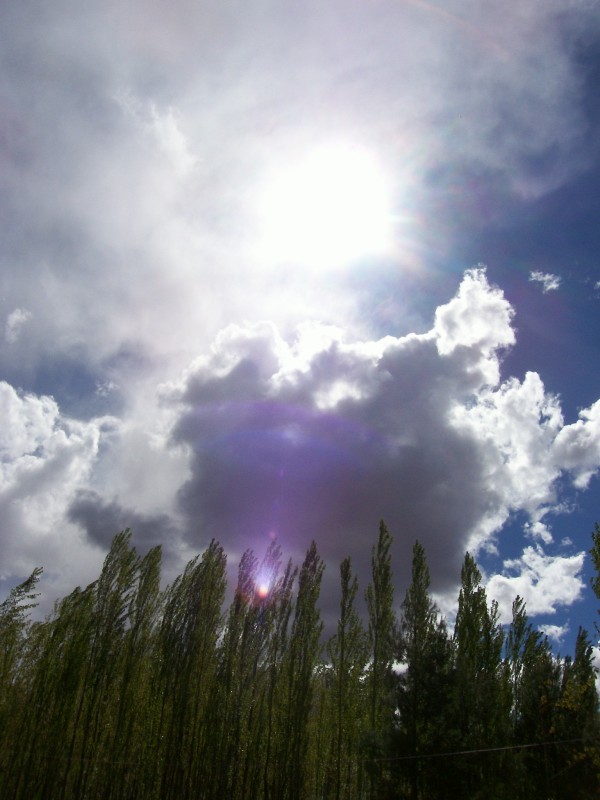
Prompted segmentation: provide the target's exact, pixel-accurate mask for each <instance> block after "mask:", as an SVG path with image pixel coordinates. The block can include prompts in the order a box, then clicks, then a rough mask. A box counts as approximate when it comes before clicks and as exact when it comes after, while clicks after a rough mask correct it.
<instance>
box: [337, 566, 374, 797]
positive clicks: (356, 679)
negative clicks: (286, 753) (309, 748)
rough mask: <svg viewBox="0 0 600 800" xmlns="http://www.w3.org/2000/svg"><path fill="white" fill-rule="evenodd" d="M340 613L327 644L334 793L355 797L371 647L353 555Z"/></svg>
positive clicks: (343, 579)
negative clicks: (360, 608)
mask: <svg viewBox="0 0 600 800" xmlns="http://www.w3.org/2000/svg"><path fill="white" fill-rule="evenodd" d="M340 583H341V598H340V616H339V619H338V624H337V633H336V634H335V636H333V637H332V638H331V639H330V641H329V642H328V645H327V652H328V654H329V658H330V660H331V669H332V681H333V691H332V695H333V700H334V702H333V704H332V705H333V709H334V713H335V724H334V727H333V731H334V735H333V737H332V742H333V745H334V759H333V761H334V770H333V772H334V776H333V785H334V789H333V792H332V796H333V797H335V800H340V798H342V797H344V798H353V797H357V796H359V794H360V788H361V778H362V771H361V769H360V766H361V758H360V752H359V732H360V727H359V726H360V723H361V717H362V706H363V686H362V682H363V674H364V670H365V667H366V663H367V658H368V653H369V648H368V640H367V635H366V632H365V630H364V628H363V625H362V622H361V620H360V617H359V615H358V612H357V610H356V608H355V600H356V594H357V592H358V580H357V578H356V575H353V574H352V563H351V560H350V558H346V559H344V561H342V563H341V565H340Z"/></svg>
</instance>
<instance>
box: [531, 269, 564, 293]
mask: <svg viewBox="0 0 600 800" xmlns="http://www.w3.org/2000/svg"><path fill="white" fill-rule="evenodd" d="M529 280H530V281H534V282H535V283H541V284H542V291H543V292H544V294H546V292H554V291H556V290H557V289H558V288H559V287H560V283H561V280H562V279H561V277H560V275H554V274H553V273H552V272H540V270H537V269H535V270H532V271H531V272H530V273H529Z"/></svg>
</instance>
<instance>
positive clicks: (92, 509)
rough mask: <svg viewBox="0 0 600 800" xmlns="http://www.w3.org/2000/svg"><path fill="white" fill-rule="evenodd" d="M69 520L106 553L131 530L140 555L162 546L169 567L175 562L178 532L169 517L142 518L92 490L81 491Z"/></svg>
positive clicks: (147, 515) (145, 516) (153, 515)
mask: <svg viewBox="0 0 600 800" xmlns="http://www.w3.org/2000/svg"><path fill="white" fill-rule="evenodd" d="M67 518H68V519H69V521H70V522H74V523H75V524H76V525H79V526H80V527H81V528H83V530H84V531H85V533H86V535H87V537H88V538H89V541H90V542H91V543H92V544H94V545H97V546H99V547H101V548H102V549H103V550H108V548H109V547H110V543H111V542H112V540H113V538H114V537H115V536H116V534H117V533H119V532H120V531H123V530H125V529H126V528H130V529H131V532H132V542H133V544H134V545H135V546H136V547H137V548H138V549H139V550H140V552H142V553H145V552H146V551H147V550H149V549H150V548H151V547H154V546H155V545H157V544H159V545H162V548H163V555H164V557H165V562H166V565H167V567H168V566H170V565H171V564H172V562H173V552H172V550H173V544H174V541H176V540H177V539H178V531H177V529H176V525H175V523H174V521H173V520H172V519H171V518H170V517H169V516H168V515H167V514H142V513H139V512H137V511H134V510H132V509H130V508H124V507H123V506H122V505H121V504H120V503H118V502H117V501H115V500H112V501H107V500H105V499H103V498H102V497H101V496H100V495H99V494H98V493H97V492H95V491H93V490H91V489H82V490H80V491H78V492H77V494H76V495H75V498H74V499H73V501H72V503H71V504H70V506H69V509H68V512H67Z"/></svg>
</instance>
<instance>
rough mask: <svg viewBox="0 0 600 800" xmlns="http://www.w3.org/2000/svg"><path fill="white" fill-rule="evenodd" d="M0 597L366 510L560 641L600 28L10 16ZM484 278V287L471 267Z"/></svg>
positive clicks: (229, 10)
mask: <svg viewBox="0 0 600 800" xmlns="http://www.w3.org/2000/svg"><path fill="white" fill-rule="evenodd" d="M0 67H1V69H0V161H1V165H2V168H1V170H0V197H1V207H0V208H1V215H0V220H1V224H2V238H1V244H0V270H1V273H0V274H1V279H0V280H1V283H0V288H1V291H0V335H1V336H2V337H3V343H2V346H1V347H0V421H1V422H0V424H1V427H0V523H1V524H0V530H1V531H2V533H1V536H0V577H1V578H2V581H1V582H0V585H1V586H2V588H4V589H5V590H7V589H8V587H10V586H11V585H14V583H15V582H17V581H18V580H20V579H22V578H23V577H24V576H25V574H28V573H29V572H30V571H31V570H32V568H33V567H34V566H36V565H38V564H41V565H43V566H44V567H45V577H44V580H43V584H42V589H43V592H44V595H43V602H44V604H45V606H44V607H45V608H49V607H50V604H51V602H52V599H53V598H54V597H56V596H57V595H62V594H64V593H66V592H67V591H69V590H70V589H71V588H72V587H73V586H74V585H76V584H79V583H85V582H86V581H88V580H91V579H92V578H94V577H95V575H96V573H97V570H98V568H99V565H100V563H101V561H102V559H103V557H104V554H105V552H106V548H107V545H108V543H109V542H110V540H111V538H112V536H113V535H114V533H115V532H116V531H117V530H119V529H121V528H123V527H125V526H129V527H131V528H132V529H133V532H134V541H135V542H136V544H137V545H138V546H139V548H140V549H142V550H144V549H146V548H147V547H149V546H150V545H153V544H155V543H157V542H162V543H163V544H164V550H165V562H166V571H167V577H169V575H173V574H175V572H176V571H179V570H180V569H181V567H182V565H183V563H184V561H185V560H187V559H188V558H189V557H191V556H192V555H193V554H195V553H196V552H198V551H199V550H202V549H203V548H204V547H205V546H206V545H207V544H208V542H209V541H210V539H211V538H212V537H213V536H216V537H217V538H218V539H219V540H220V541H221V542H222V543H223V545H224V546H225V547H226V549H227V551H228V553H229V554H230V569H231V572H232V574H233V573H234V572H235V570H236V569H237V560H238V559H239V557H240V555H241V553H242V552H243V551H244V549H245V548H247V547H253V548H255V550H256V552H257V555H258V557H262V554H263V552H264V549H265V547H266V546H267V544H268V542H269V541H270V540H271V538H273V537H274V536H276V537H278V538H279V540H280V542H281V544H282V546H283V549H284V552H285V553H286V554H288V555H291V556H293V557H294V558H297V559H299V558H301V556H302V554H303V552H304V551H305V550H306V547H307V545H308V544H309V542H310V540H311V539H312V538H315V539H316V540H317V543H318V545H319V548H320V551H321V552H322V554H323V556H324V557H325V559H326V560H327V563H328V569H327V572H326V576H325V582H324V594H323V608H324V612H325V613H326V614H329V613H330V612H332V611H333V610H335V608H336V605H337V596H336V592H337V582H338V573H337V569H338V564H339V562H340V561H341V560H342V559H343V558H344V557H345V556H346V555H351V556H352V558H353V562H354V564H355V566H356V567H357V568H358V570H359V573H360V577H361V581H362V586H363V588H364V587H365V585H366V582H367V580H368V564H369V560H370V548H371V545H372V543H373V541H374V538H375V536H376V532H377V526H378V522H379V519H380V517H384V518H385V519H386V521H387V522H388V525H389V527H390V530H391V533H392V534H393V536H394V538H395V544H394V548H395V549H394V561H395V573H396V581H397V585H398V592H399V595H398V600H400V599H401V597H402V595H403V592H404V588H405V585H406V578H407V575H408V570H409V557H410V555H409V554H410V551H411V548H412V545H413V542H414V540H415V538H417V537H418V538H419V539H421V541H422V542H423V544H424V545H425V547H426V551H427V554H428V558H429V561H430V564H431V569H432V576H433V581H434V588H435V590H436V592H437V593H438V596H439V598H440V601H441V602H442V603H444V605H445V607H447V608H448V609H450V606H451V601H452V600H453V599H454V598H455V595H456V586H457V580H458V574H459V570H460V563H461V561H462V558H463V555H464V551H465V549H466V548H467V547H470V548H472V549H473V550H475V551H476V552H477V556H478V558H479V560H480V563H481V564H482V567H483V569H484V571H485V573H486V580H487V581H488V583H489V587H490V592H491V594H492V595H493V596H495V597H497V599H498V600H499V601H500V602H501V606H502V609H503V610H504V611H506V609H508V608H509V607H510V603H511V602H512V599H513V597H514V595H515V594H516V593H517V592H518V593H520V594H521V595H523V596H524V597H525V599H526V601H527V604H528V608H529V610H530V612H531V613H533V614H535V615H536V621H537V622H538V623H539V624H540V625H542V626H544V630H546V632H547V633H548V635H550V636H552V637H553V638H554V640H555V641H557V642H561V641H562V643H563V646H567V647H568V645H569V642H570V641H571V640H572V636H573V635H574V633H576V630H577V625H578V623H579V622H580V621H581V622H582V623H584V624H585V625H587V626H588V627H590V628H591V626H592V623H593V619H594V614H595V611H594V609H595V601H593V599H592V598H591V592H590V590H589V576H590V565H589V562H588V560H587V559H586V556H585V551H586V550H587V548H588V547H589V533H590V531H591V529H592V527H593V523H594V520H596V519H600V504H599V503H598V489H599V485H600V484H599V479H598V472H599V470H600V373H599V371H598V362H599V355H600V345H599V342H600V290H599V288H598V287H599V285H600V280H599V278H600V266H599V261H598V258H599V254H600V225H599V224H598V218H599V216H600V199H599V198H600V160H599V158H598V152H600V150H599V144H600V103H599V102H598V93H597V87H598V82H599V80H600V6H599V5H598V4H597V3H596V2H593V0H590V2H572V0H564V1H563V0H551V1H550V2H540V0H523V2H521V3H519V4H517V5H514V7H513V6H511V7H506V4H488V3H481V2H474V1H473V2H470V0H467V2H465V1H464V0H462V1H461V2H460V3H458V2H441V3H429V2H423V1H422V0H408V1H407V0H404V1H401V0H393V1H392V0H380V2H376V3H373V2H366V0H350V2H341V0H333V2H330V3H327V4H323V3H322V2H316V0H315V2H313V0H300V2H297V3H295V4H292V5H291V6H288V5H286V4H282V3H281V2H268V0H261V1H260V2H255V3H248V2H246V3H241V2H239V1H238V0H233V1H232V2H229V3H223V2H212V0H208V1H207V2H197V1H196V0H193V1H192V0H174V2H171V3H169V4H166V3H163V2H159V0H151V1H150V2H144V3H142V2H140V0H119V2H117V0H114V1H107V0H105V1H104V2H102V3H100V2H90V3H84V4H78V5H76V6H75V7H73V4H72V3H67V2H66V0H57V2H54V3H52V4H49V5H47V6H44V7H37V6H36V7H34V6H33V5H32V4H31V3H27V2H16V0H7V1H6V2H4V3H3V4H2V10H1V11H0ZM483 265H486V266H485V267H484V266H483Z"/></svg>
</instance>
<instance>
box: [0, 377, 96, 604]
mask: <svg viewBox="0 0 600 800" xmlns="http://www.w3.org/2000/svg"><path fill="white" fill-rule="evenodd" d="M0 417H1V418H2V420H3V425H2V429H1V430H0V527H1V529H2V531H3V536H2V537H1V538H0V562H1V563H2V568H3V571H4V572H3V575H4V577H9V576H17V577H20V576H23V575H25V574H29V573H30V572H31V570H32V569H33V567H34V566H36V565H42V566H45V567H47V568H48V575H47V578H46V579H45V586H46V588H48V587H49V586H54V587H55V588H58V587H60V589H61V590H65V591H70V589H71V588H72V585H71V586H69V582H70V581H71V580H72V581H77V582H78V581H79V580H80V579H81V575H82V574H83V575H85V574H86V572H87V570H88V569H89V567H90V564H91V563H92V562H93V559H91V560H90V557H89V554H86V552H85V547H84V548H82V547H81V543H80V542H79V541H78V537H77V535H76V532H75V530H74V529H73V527H72V526H69V525H68V524H67V525H65V522H66V520H65V516H66V513H67V509H68V507H69V504H70V503H71V501H72V499H73V497H74V496H75V494H76V492H77V491H78V490H79V489H80V488H82V487H83V486H84V485H85V484H86V482H87V481H88V480H89V478H90V474H91V471H92V469H93V466H94V464H95V461H96V459H97V457H98V452H99V442H100V437H101V433H102V426H103V424H108V421H105V422H104V423H103V422H102V421H101V420H97V421H94V422H87V423H83V422H78V421H76V420H72V419H68V418H66V417H64V416H63V415H61V413H60V411H59V408H58V406H57V404H56V403H55V401H54V400H53V399H52V398H51V397H44V396H41V397H38V396H35V395H31V394H25V395H24V394H19V393H18V392H17V391H16V390H15V389H14V388H13V387H12V386H10V385H9V384H8V383H6V382H5V381H2V382H0ZM67 554H69V555H67ZM88 574H89V573H88Z"/></svg>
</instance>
